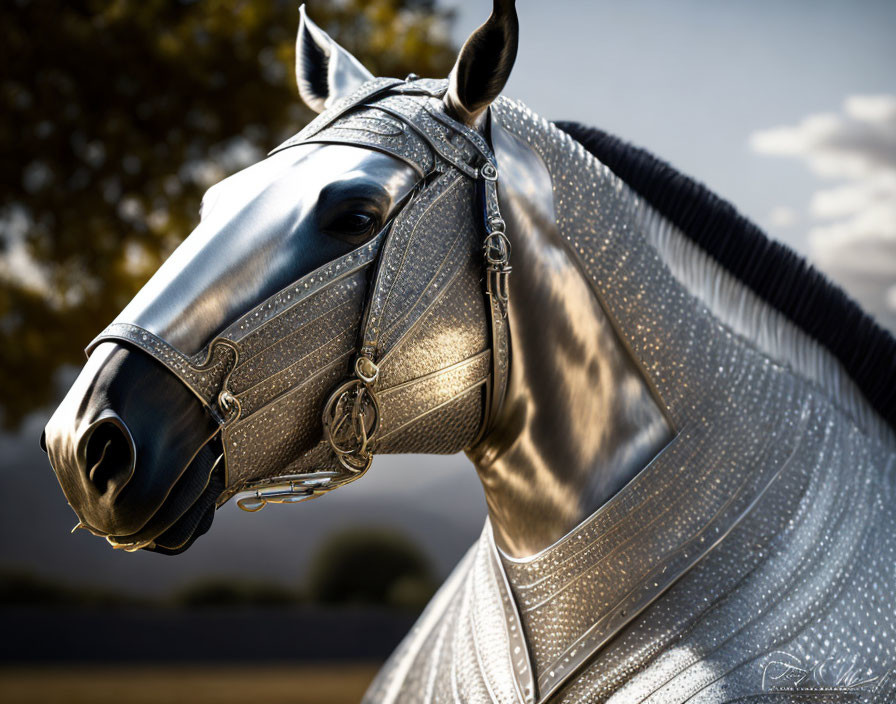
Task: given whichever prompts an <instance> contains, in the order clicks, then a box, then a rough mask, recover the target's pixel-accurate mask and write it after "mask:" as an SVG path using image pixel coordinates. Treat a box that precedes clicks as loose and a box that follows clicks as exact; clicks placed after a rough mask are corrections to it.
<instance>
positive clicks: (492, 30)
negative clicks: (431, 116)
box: [445, 0, 520, 125]
mask: <svg viewBox="0 0 896 704" xmlns="http://www.w3.org/2000/svg"><path fill="white" fill-rule="evenodd" d="M515 5H516V3H515V1H514V0H494V6H493V8H492V14H491V16H490V17H489V18H488V20H486V22H485V24H484V25H482V26H481V27H479V29H477V30H476V31H475V32H473V34H471V35H470V38H469V39H467V41H466V43H465V44H464V45H463V47H462V48H461V50H460V54H459V55H458V57H457V63H455V64H454V68H453V69H451V75H450V76H449V77H448V82H449V84H448V93H447V95H446V96H445V106H446V108H447V110H448V112H449V114H451V116H452V117H455V118H456V119H458V120H460V121H461V122H464V123H466V124H468V125H474V124H475V123H476V121H477V120H478V119H479V117H480V116H481V115H482V114H483V113H484V112H485V109H486V108H487V107H488V106H489V105H490V104H491V102H492V101H493V100H494V99H495V98H497V97H498V95H500V93H501V91H502V90H503V89H504V85H505V84H506V83H507V79H508V78H509V77H510V71H511V69H512V68H513V62H514V61H515V60H516V49H517V45H518V43H519V35H520V25H519V21H518V20H517V16H516V6H515Z"/></svg>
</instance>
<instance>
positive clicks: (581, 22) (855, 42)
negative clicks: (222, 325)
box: [0, 0, 896, 593]
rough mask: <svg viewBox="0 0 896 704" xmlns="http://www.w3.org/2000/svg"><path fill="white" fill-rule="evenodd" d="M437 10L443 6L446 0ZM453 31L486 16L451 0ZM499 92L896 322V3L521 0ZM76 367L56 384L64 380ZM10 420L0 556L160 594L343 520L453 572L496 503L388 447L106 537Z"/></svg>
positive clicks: (282, 549)
mask: <svg viewBox="0 0 896 704" xmlns="http://www.w3.org/2000/svg"><path fill="white" fill-rule="evenodd" d="M442 4H443V5H445V6H448V5H450V4H451V3H447V2H443V3H442ZM455 4H456V6H457V8H458V15H457V21H456V28H455V39H456V41H457V42H458V43H460V42H462V41H463V39H464V38H465V37H466V36H467V35H468V34H469V32H470V31H472V29H474V28H475V27H476V26H477V25H478V24H479V23H480V22H481V21H482V20H484V19H485V17H486V16H487V14H488V11H489V9H490V4H491V3H488V2H486V1H485V0H460V1H459V2H456V3H455ZM518 6H519V16H520V27H521V37H520V52H519V56H518V59H517V63H516V66H515V68H514V73H513V75H512V77H511V80H510V82H509V84H508V86H507V88H506V90H505V94H506V95H509V96H511V97H514V98H517V99H520V100H522V101H523V102H524V103H526V104H527V105H529V107H531V108H532V109H533V110H535V111H536V112H538V113H540V114H541V115H543V116H545V117H547V118H549V119H567V120H569V119H572V120H579V121H581V122H584V123H587V124H591V125H595V126H599V127H601V128H602V129H605V130H607V131H610V132H613V133H615V134H617V135H619V136H622V137H624V138H626V139H628V140H629V141H631V142H633V143H635V144H638V145H639V146H642V147H645V148H647V149H649V150H650V151H652V152H653V153H655V154H656V155H658V156H660V157H662V158H664V159H666V160H668V161H669V162H671V163H672V164H673V165H674V166H676V167H677V168H678V169H680V170H681V171H683V172H684V173H687V174H689V175H691V176H694V177H696V178H697V179H698V180H700V181H702V182H703V183H705V184H706V185H707V186H709V187H710V188H711V189H713V190H714V191H716V192H717V193H718V194H720V195H721V196H723V197H724V198H726V199H727V200H729V201H730V202H732V203H733V204H734V205H735V206H736V207H737V208H738V209H739V210H740V211H741V212H742V213H744V214H745V215H747V216H748V217H750V218H751V219H752V220H753V221H754V222H756V223H757V224H759V225H760V226H761V227H762V228H763V229H765V230H766V232H768V233H769V234H770V235H771V236H773V237H775V238H777V239H780V240H782V241H784V242H786V243H788V244H789V245H791V246H792V247H794V248H795V249H797V250H798V251H800V252H801V253H803V254H805V255H807V256H809V257H810V259H812V261H814V262H816V263H817V264H818V265H820V266H821V267H822V268H823V269H824V270H825V271H826V272H828V273H829V274H830V275H831V276H832V277H834V278H835V279H836V280H837V281H839V282H840V283H842V284H843V285H844V286H846V287H847V290H849V291H850V292H851V293H852V294H853V295H854V296H856V297H859V298H860V299H861V300H862V302H863V304H864V305H865V306H866V308H868V309H869V310H872V311H873V312H874V313H875V314H876V315H878V316H879V318H880V319H881V321H882V322H884V323H886V324H888V325H889V326H890V327H891V329H896V71H894V70H893V69H894V66H896V41H894V40H893V37H894V36H896V3H893V2H871V1H852V2H845V1H843V2H833V1H828V0H812V1H808V0H796V1H787V2H784V1H782V0H778V1H777V2H770V1H768V0H752V1H751V2H724V3H721V2H709V1H708V0H677V1H676V2H674V3H673V2H668V1H667V2H656V1H652V0H629V1H628V2H624V3H622V2H616V3H610V2H604V1H596V0H588V1H587V2H586V1H581V0H580V1H578V2H573V1H572V0H552V2H549V3H545V2H542V1H541V0H518ZM72 375H73V371H72V370H66V371H64V372H63V373H61V374H60V378H59V380H58V383H59V388H60V394H61V393H63V392H64V391H65V389H66V388H67V386H68V384H70V383H71V380H72V378H73V376H72ZM50 410H51V409H48V412H47V414H35V415H34V416H33V417H32V418H30V419H29V421H28V422H27V423H26V425H25V427H24V428H23V429H22V431H21V432H20V433H18V434H15V435H11V434H5V435H2V434H0V457H2V458H3V460H2V465H0V496H3V497H4V509H3V511H2V512H0V568H4V567H24V568H28V569H32V570H35V571H37V572H39V573H42V574H46V575H49V576H54V577H58V578H66V579H70V580H72V581H79V582H89V583H93V584H102V585H107V586H121V587H124V588H127V589H130V590H133V591H140V592H150V593H151V592H156V593H161V592H165V591H167V590H170V589H171V588H173V587H175V586H177V585H180V584H183V583H185V582H188V581H190V580H192V579H194V578H195V577H197V576H200V575H207V574H214V575H233V576H242V577H259V578H270V579H275V580H278V581H281V582H284V583H287V584H288V583H291V582H292V583H295V581H297V580H300V579H301V578H302V575H303V573H304V570H305V567H306V565H307V563H308V560H309V557H310V555H311V554H312V553H313V552H314V550H315V548H316V546H318V545H319V544H320V541H321V540H322V539H323V538H324V537H325V536H326V535H327V534H328V533H329V532H330V531H332V530H334V529H336V528H338V527H340V526H349V525H388V526H393V527H396V528H398V529H400V530H403V531H407V532H408V533H409V535H410V537H411V538H412V539H414V540H416V541H417V542H418V543H419V544H420V545H421V546H423V547H424V549H425V550H426V551H427V552H428V554H429V555H430V556H431V557H432V559H433V562H434V564H435V565H436V567H437V569H438V571H439V573H440V574H442V575H444V574H445V573H446V572H447V570H448V569H449V568H450V566H451V565H452V564H454V563H455V562H456V561H457V560H458V559H459V558H460V556H461V555H462V553H463V551H464V549H465V548H466V546H467V545H469V544H470V543H471V542H472V541H473V540H474V539H475V538H476V536H477V535H478V534H479V532H480V531H481V529H482V522H483V519H484V516H485V503H484V500H483V498H482V492H481V488H480V487H479V484H478V480H477V478H476V476H475V472H474V470H473V468H472V466H471V465H470V463H469V462H468V461H467V460H466V459H465V458H464V457H463V456H454V457H432V456H428V457H411V456H401V457H379V458H377V459H376V461H375V463H374V466H373V468H372V470H371V471H370V472H369V473H368V475H367V476H366V477H365V478H364V479H363V480H362V481H360V482H357V483H355V484H353V485H352V486H351V487H347V488H345V489H342V490H340V491H338V492H335V493H334V494H332V495H331V496H327V497H326V498H324V499H321V500H319V501H314V502H310V503H306V504H301V505H299V506H272V507H268V508H266V509H264V510H263V511H261V512H260V513H258V514H247V513H243V512H240V511H239V510H238V509H237V508H236V507H235V506H233V505H228V506H226V507H224V508H223V509H222V510H220V511H219V512H218V515H217V517H216V519H215V524H214V525H213V526H212V529H211V531H210V533H209V534H208V535H206V536H204V537H202V538H201V539H200V540H199V541H197V543H196V544H195V545H194V546H193V547H192V548H191V549H190V550H189V551H187V552H186V553H185V554H184V555H181V556H179V557H176V558H167V557H162V556H158V555H152V554H148V553H140V554H134V555H130V554H125V553H121V552H114V551H112V550H111V549H109V548H108V547H107V546H106V545H105V543H104V542H103V541H100V540H98V539H96V538H94V537H92V536H89V535H87V534H86V533H85V532H83V531H79V532H78V533H76V534H74V535H71V536H70V535H69V534H68V532H69V529H70V528H71V527H72V525H73V524H74V523H75V518H74V514H73V513H71V511H70V509H69V508H68V507H67V506H66V504H65V501H64V499H63V497H62V493H61V492H60V491H59V488H58V485H57V484H56V480H55V477H54V476H53V474H52V472H51V471H50V469H49V466H48V463H47V461H46V458H45V456H44V455H43V453H41V452H40V450H39V449H38V447H37V438H38V436H39V433H40V430H41V429H42V427H43V424H44V422H45V420H46V417H47V415H48V413H49V411H50Z"/></svg>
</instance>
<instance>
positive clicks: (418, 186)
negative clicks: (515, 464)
mask: <svg viewBox="0 0 896 704" xmlns="http://www.w3.org/2000/svg"><path fill="white" fill-rule="evenodd" d="M516 41H517V27H516V14H515V10H514V8H513V3H512V2H496V3H495V9H494V13H493V15H492V17H491V18H490V19H489V21H488V22H487V23H486V24H485V25H483V26H482V27H481V28H480V29H479V30H477V32H475V33H474V35H473V36H472V37H471V38H470V40H469V41H468V42H467V44H466V45H465V46H464V48H463V49H462V51H461V52H460V55H459V57H458V60H457V64H456V66H455V68H454V70H453V71H452V73H451V76H450V78H449V80H448V81H447V82H446V81H435V80H422V79H417V78H416V77H414V76H412V77H409V78H408V79H404V80H398V79H377V78H374V77H373V76H372V75H371V74H370V73H369V72H368V71H367V70H366V69H365V68H364V67H363V66H362V65H361V64H360V63H359V62H358V61H357V60H356V59H355V58H354V57H353V56H351V55H350V54H349V53H348V52H347V51H346V50H345V49H343V48H342V47H340V46H339V45H338V44H337V43H336V42H335V41H333V40H332V39H331V38H330V37H329V36H328V35H327V34H326V33H325V32H323V31H322V30H321V29H320V28H318V27H317V26H315V25H314V24H313V23H312V22H311V21H310V20H309V19H308V18H307V16H306V15H305V12H304V8H303V9H302V11H301V24H300V28H299V34H298V40H297V45H296V54H297V60H296V74H297V82H298V87H299V92H300V94H301V96H302V98H303V99H304V101H305V102H306V103H307V104H308V105H309V106H310V107H311V108H312V109H314V110H315V111H317V112H320V113H321V115H320V116H319V117H318V118H317V119H316V120H315V121H313V122H312V123H311V124H310V125H308V126H307V127H306V128H305V129H304V130H302V132H300V133H299V134H298V135H297V136H296V137H294V138H293V139H291V140H289V141H287V142H286V143H285V144H284V145H282V146H281V147H279V148H278V149H275V150H274V151H273V152H272V153H271V154H270V155H269V156H268V158H266V159H264V160H263V161H261V162H260V163H258V164H255V165H253V166H251V167H249V168H247V169H245V170H244V171H241V172H239V173H237V174H235V175H233V176H231V177H230V178H227V179H226V180H224V181H222V182H221V183H219V184H217V185H215V186H213V187H212V188H211V189H210V190H209V191H208V192H207V193H206V195H205V197H204V199H203V205H202V209H201V219H200V223H199V225H198V226H197V227H196V229H195V230H194V231H193V233H192V234H191V235H190V236H189V237H188V238H187V239H186V240H185V241H184V242H183V244H182V245H181V246H180V247H179V248H178V249H177V250H176V251H175V252H174V253H173V254H172V256H171V257H170V258H169V259H168V260H167V261H166V262H165V263H164V265H163V266H162V267H161V268H160V269H159V271H158V272H157V273H156V274H155V275H154V276H153V277H152V278H151V280H150V281H149V282H148V283H147V284H146V286H145V287H144V288H143V289H142V290H141V291H140V292H139V293H138V294H137V296H136V297H135V298H134V299H133V301H131V303H130V304H129V305H128V306H127V307H126V308H125V309H124V310H123V311H122V313H121V314H120V315H119V316H118V317H117V318H116V320H115V321H114V322H113V323H112V324H111V325H110V326H109V327H108V328H107V329H106V330H104V331H103V333H102V334H100V335H99V336H98V337H97V338H96V339H95V340H94V341H93V342H92V343H91V345H90V346H89V348H88V354H89V359H88V362H87V364H86V365H85V367H84V368H83V370H82V372H81V374H80V376H79V377H78V378H77V380H76V381H75V383H74V385H73V386H72V388H71V390H70V391H69V392H68V394H67V396H66V397H65V399H64V400H63V401H62V403H61V404H60V406H59V407H58V409H57V410H56V412H55V414H54V415H53V416H52V418H51V419H50V421H49V423H48V425H47V427H46V430H45V434H44V438H43V439H42V445H43V446H44V447H45V449H46V451H47V453H48V454H49V457H50V461H51V463H52V466H53V468H54V470H55V472H56V474H57V476H58V479H59V482H60V484H61V486H62V489H63V491H64V493H65V495H66V498H67V499H68V501H69V503H70V505H71V506H72V508H73V509H74V510H75V513H76V514H77V516H78V519H79V521H80V526H81V527H84V528H86V529H88V530H90V531H91V532H93V533H94V534H96V535H100V536H103V537H106V539H107V540H108V541H109V542H110V543H111V544H112V545H113V546H115V547H119V548H124V549H127V550H134V549H139V548H147V549H153V550H157V551H160V552H166V553H171V552H179V551H181V550H183V549H185V548H186V547H187V546H189V545H190V544H191V543H192V541H193V540H195V538H196V537H197V536H198V535H199V534H201V533H203V532H205V530H207V529H208V527H209V525H210V523H211V519H212V515H213V512H214V509H215V507H216V506H219V505H221V504H222V503H223V502H224V501H226V500H227V499H228V498H230V497H232V496H234V495H235V494H237V493H240V492H242V494H241V497H240V504H241V506H242V507H244V508H247V509H249V510H254V509H257V508H260V507H261V506H263V505H264V504H265V503H266V502H268V501H286V502H288V501H299V500H304V499H307V498H311V497H314V496H318V495H320V494H322V493H324V492H326V491H328V490H331V489H333V488H335V487H337V486H342V485H343V484H345V483H348V482H349V481H352V480H354V479H355V478H357V477H358V476H360V475H361V474H363V472H364V471H366V469H367V467H369V465H370V461H371V457H372V455H373V453H374V452H377V453H388V452H439V453H452V452H457V451H459V450H461V449H464V448H468V447H470V446H471V445H473V444H474V442H475V441H476V440H477V438H479V437H481V436H482V435H483V434H484V433H485V432H486V430H487V428H486V427H485V426H486V424H487V423H488V421H489V418H493V417H494V413H491V414H489V411H488V406H489V405H490V404H491V405H492V406H495V405H497V404H498V403H499V402H500V398H499V396H500V394H501V393H502V392H503V385H502V388H500V389H497V390H496V388H495V383H494V369H493V367H495V366H498V365H501V366H502V368H503V369H505V370H506V365H507V350H506V340H505V343H504V349H502V350H497V351H496V352H493V349H492V348H493V344H492V342H493V337H494V335H493V332H492V329H493V328H496V327H497V328H501V326H502V325H503V322H502V320H497V321H495V322H494V324H493V325H492V324H490V322H489V319H490V315H491V313H490V311H491V310H492V307H491V306H490V303H489V301H490V300H491V299H489V298H487V297H486V296H484V289H483V285H482V278H483V273H484V267H485V266H486V265H485V264H484V262H485V259H484V258H483V243H484V241H485V238H486V237H488V236H489V235H490V234H491V233H493V232H494V233H495V234H494V236H493V237H491V239H490V240H489V242H488V244H489V246H488V247H487V252H486V253H487V254H488V259H489V261H490V262H491V265H490V266H491V268H492V269H493V270H495V271H497V270H498V268H500V267H502V266H505V265H506V255H507V251H506V248H505V244H506V238H505V237H504V235H503V234H501V233H500V232H499V230H498V228H500V217H499V213H498V211H497V200H496V195H495V185H494V184H495V180H494V176H493V174H494V173H495V163H494V157H493V154H492V151H491V149H490V147H489V145H488V143H487V142H486V140H485V138H484V137H483V132H482V129H483V123H484V116H485V114H486V109H487V107H488V105H489V104H490V103H491V102H492V101H493V100H494V98H495V97H496V96H497V95H498V93H499V92H500V91H501V89H502V87H503V85H504V83H505V82H506V80H507V77H508V75H509V72H510V69H511V67H512V64H513V60H514V57H515V54H516ZM490 175H491V176H490ZM489 177H490V178H491V180H487V178H489ZM489 194H490V195H489ZM483 204H485V205H486V206H487V207H490V208H491V210H490V211H489V212H488V213H487V214H486V221H484V219H483V216H482V215H481V213H480V208H481V207H482V205H483ZM505 268H506V267H505ZM502 275H503V274H493V278H494V279H495V281H494V282H493V283H495V285H498V284H499V283H500V282H499V281H498V279H500V278H501V276H502ZM499 298H500V296H495V297H494V300H495V301H497V302H498V303H500V301H499ZM498 303H496V305H498ZM497 314H498V316H499V317H500V316H502V315H503V312H501V311H499V312H498V313H497ZM504 377H506V374H504V375H503V376H502V379H503V378H504ZM502 384H503V382H502Z"/></svg>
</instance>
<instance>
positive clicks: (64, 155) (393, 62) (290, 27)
mask: <svg viewBox="0 0 896 704" xmlns="http://www.w3.org/2000/svg"><path fill="white" fill-rule="evenodd" d="M296 5H297V3H296V2H295V0H265V2H256V1H254V0H195V1H190V0H179V1H176V0H71V1H67V2H62V0H9V1H8V2H4V3H2V4H0V23H2V26H3V28H4V41H3V43H2V45H0V57H2V64H3V66H4V67H5V70H4V72H3V74H2V76H0V109H2V111H3V116H4V118H3V123H2V124H3V130H2V131H0V148H2V153H3V154H4V161H5V163H6V165H5V167H4V169H3V170H2V174H0V246H2V251H0V347H2V350H3V352H2V357H3V364H2V365H0V388H2V395H0V406H2V415H3V423H4V425H6V426H7V427H13V426H15V425H16V424H17V423H18V422H19V421H20V420H21V419H22V417H23V416H24V415H25V414H26V413H27V412H29V411H32V410H35V409H37V408H39V407H41V406H44V405H46V404H48V403H50V402H51V401H52V400H53V398H54V394H55V391H56V390H55V388H54V383H53V372H54V370H56V369H58V368H59V367H61V366H62V365H64V364H67V363H72V364H80V363H81V362H82V361H83V356H82V352H81V350H82V349H83V348H84V346H85V345H86V343H87V342H89V340H90V339H91V338H92V336H93V335H95V334H96V333H98V332H99V331H100V330H101V329H102V327H103V326H105V325H106V324H107V323H108V322H110V321H111V319H112V318H113V317H114V316H115V315H116V313H117V312H118V311H119V310H120V309H121V308H122V307H123V306H124V305H125V304H126V303H127V301H128V300H130V298H131V297H132V296H133V295H134V293H135V292H136V291H137V290H138V289H139V287H140V286H141V285H142V284H143V282H144V281H145V280H146V279H147V278H148V277H149V275H150V274H151V273H152V272H153V271H155V269H156V268H157V267H158V265H159V264H160V263H161V262H162V261H163V260H164V258H165V257H166V256H167V255H168V254H169V253H170V252H171V251H172V250H173V249H174V247H175V246H176V245H177V244H178V243H179V242H180V241H181V240H182V239H183V237H185V236H186V235H187V234H188V233H189V232H190V230H191V229H192V227H193V226H194V224H195V221H196V219H197V211H198V206H199V202H200V199H201V196H202V193H203V192H204V190H205V189H206V188H207V187H208V186H209V185H211V184H212V183H214V182H216V181H217V180H220V178H222V177H224V176H226V175H228V174H229V173H231V172H233V171H236V170H238V169H239V168H242V167H243V166H245V165H247V164H248V163H251V162H253V161H255V160H257V159H258V158H261V157H262V156H263V155H264V154H265V153H266V152H267V151H268V150H269V149H270V148H272V147H274V146H276V145H277V144H278V143H279V142H280V141H281V140H282V139H285V138H286V137H288V136H289V135H291V134H292V133H294V132H295V131H296V130H297V129H298V128H299V127H301V126H302V125H303V124H304V123H305V122H307V121H308V119H309V118H310V117H311V115H310V113H309V112H308V111H307V110H306V109H305V108H304V107H303V106H302V105H301V104H300V101H299V99H298V97H297V94H296V89H295V81H294V70H293V62H294V42H295V31H296V28H297V23H298V14H297V11H296ZM308 11H309V14H310V15H311V17H312V18H313V19H314V20H315V21H316V22H317V23H318V24H320V25H321V26H322V27H323V28H324V29H326V30H327V31H328V32H330V33H331V34H332V35H333V36H334V37H335V38H336V39H337V40H338V41H339V42H340V43H342V44H343V45H344V46H345V47H346V48H348V49H349V50H350V51H352V52H353V53H354V54H355V55H356V56H357V57H358V58H359V59H361V61H362V62H363V63H364V64H365V65H366V66H367V67H368V68H369V69H370V70H371V71H372V72H373V73H374V74H375V75H382V76H404V75H406V74H407V73H410V72H412V71H413V72H415V73H417V74H420V75H423V76H427V75H429V76H444V75H447V72H448V71H449V70H450V67H451V63H452V61H453V58H454V51H453V49H452V47H451V45H450V42H449V40H448V29H449V28H450V23H451V19H452V18H451V15H450V13H448V12H445V11H442V10H439V9H437V8H436V7H435V6H434V2H433V1H432V0H429V1H427V0H338V1H337V0H331V1H329V2H326V1H325V0H318V1H315V0H309V2H308Z"/></svg>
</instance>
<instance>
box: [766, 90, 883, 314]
mask: <svg viewBox="0 0 896 704" xmlns="http://www.w3.org/2000/svg"><path fill="white" fill-rule="evenodd" d="M750 144H751V146H752V148H753V149H754V150H755V151H757V152H759V153H760V154H768V155H773V156H789V157H796V158H799V159H801V160H803V161H804V162H805V163H806V164H807V166H808V167H809V168H810V169H811V170H812V171H813V172H814V173H815V174H816V175H817V176H819V177H820V178H821V179H825V180H836V181H837V182H838V183H836V184H835V185H832V186H830V187H826V188H822V189H820V190H819V191H817V192H816V193H815V194H814V195H813V196H812V198H811V201H810V203H809V205H808V208H807V212H806V215H807V217H808V220H809V222H810V226H809V244H810V248H811V254H812V258H813V259H814V261H815V262H816V263H817V264H818V265H819V266H820V267H821V268H822V269H824V270H825V271H826V272H827V273H828V274H830V275H831V276H832V277H833V278H834V279H836V280H838V281H839V282H840V283H841V284H842V285H843V286H844V287H845V288H847V290H849V291H850V293H851V294H852V295H853V296H855V297H856V298H858V299H859V300H860V301H861V302H862V303H863V304H864V305H865V307H866V308H867V309H868V310H869V311H870V312H872V313H874V314H876V315H877V316H878V317H879V318H880V319H881V320H882V321H883V322H884V324H886V325H888V326H889V327H890V328H891V329H894V330H896V304H894V298H896V293H894V291H896V95H854V96H850V97H849V98H847V99H846V100H845V101H844V103H843V107H842V110H841V111H840V112H838V113H822V114H815V115H809V116H808V117H806V118H804V119H803V120H802V121H801V122H800V123H799V124H797V125H793V126H784V127H775V128H772V129H767V130H761V131H759V132H756V133H754V134H753V135H752V136H751V138H750ZM786 210H787V209H786V208H784V207H782V208H776V209H775V211H773V212H772V214H771V216H770V220H771V221H772V222H773V224H783V223H781V222H780V217H781V216H782V214H783V213H784V212H785V211H786ZM779 211H780V212H779ZM776 212H777V213H778V216H779V218H778V220H779V222H777V223H775V213H776Z"/></svg>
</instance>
